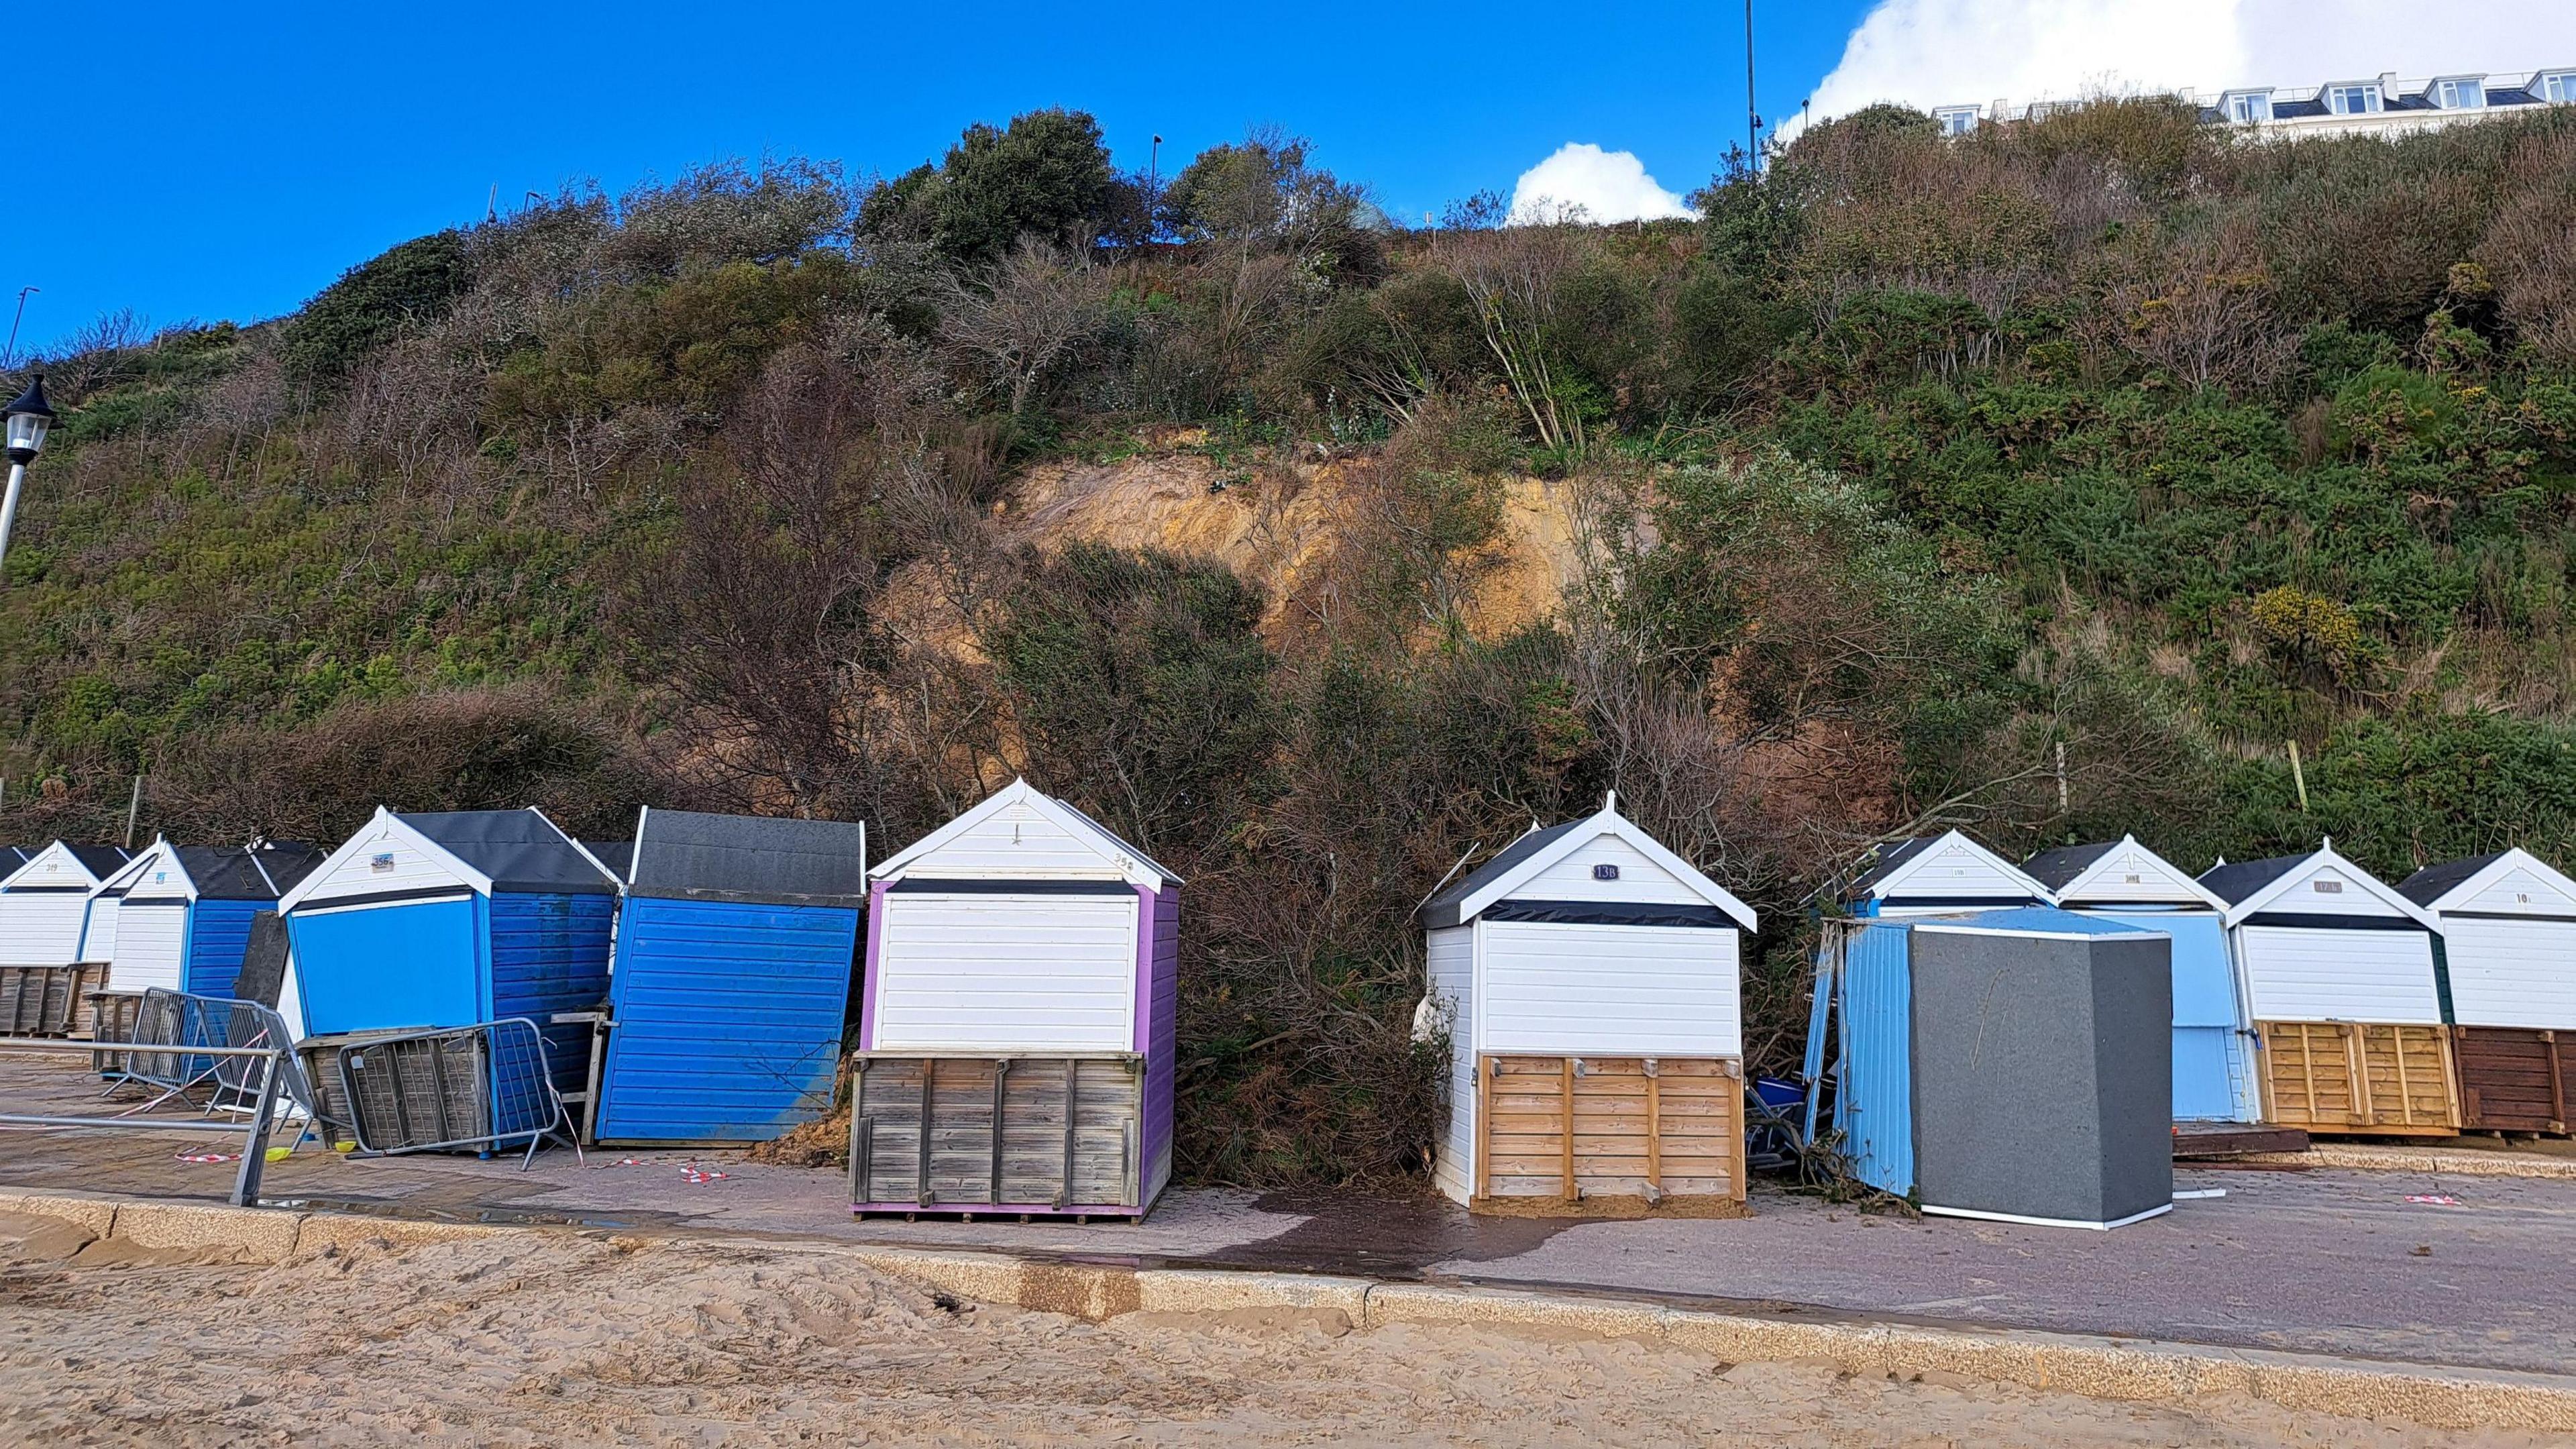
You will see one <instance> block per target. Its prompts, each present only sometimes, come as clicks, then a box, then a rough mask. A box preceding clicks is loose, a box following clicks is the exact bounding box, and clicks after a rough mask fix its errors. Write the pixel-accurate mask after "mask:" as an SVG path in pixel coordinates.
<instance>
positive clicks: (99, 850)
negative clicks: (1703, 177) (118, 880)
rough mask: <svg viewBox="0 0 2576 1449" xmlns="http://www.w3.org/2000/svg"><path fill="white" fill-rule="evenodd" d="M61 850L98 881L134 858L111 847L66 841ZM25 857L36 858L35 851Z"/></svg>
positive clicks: (122, 850) (126, 852) (128, 853)
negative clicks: (68, 852)
mask: <svg viewBox="0 0 2576 1449" xmlns="http://www.w3.org/2000/svg"><path fill="white" fill-rule="evenodd" d="M63 849H65V850H68V851H70V852H71V853H72V859H74V860H77V861H79V862H80V863H81V865H82V866H83V867H85V868H86V869H87V870H88V871H89V873H90V874H91V875H94V876H97V877H98V878H99V879H100V880H105V879H107V878H108V877H109V876H111V875H114V874H115V873H116V868H117V867H118V866H120V865H123V864H125V863H126V862H127V861H129V860H132V859H133V858H134V857H133V855H132V854H131V853H130V852H128V851H126V850H124V849H122V848H120V847H118V846H113V845H74V844H72V843H71V842H70V841H68V840H66V841H64V842H63ZM26 855H27V858H28V859H29V860H33V859H35V858H36V851H33V850H30V851H28V852H27V853H26Z"/></svg>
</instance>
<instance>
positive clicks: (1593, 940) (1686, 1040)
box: [1475, 920, 1744, 1057]
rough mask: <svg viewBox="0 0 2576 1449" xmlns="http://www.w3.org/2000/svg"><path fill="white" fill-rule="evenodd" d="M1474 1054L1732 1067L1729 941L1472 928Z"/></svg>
mask: <svg viewBox="0 0 2576 1449" xmlns="http://www.w3.org/2000/svg"><path fill="white" fill-rule="evenodd" d="M1475 929H1476V932H1477V935H1478V937H1479V939H1480V944H1481V946H1482V953H1483V958H1484V973H1483V975H1484V979H1483V982H1482V983H1481V984H1482V987H1483V989H1482V990H1481V991H1480V992H1479V993H1478V1000H1477V1004H1478V1006H1479V1008H1480V1010H1479V1012H1478V1021H1477V1046H1478V1048H1479V1049H1480V1050H1482V1051H1484V1052H1487V1053H1497V1052H1532V1053H1539V1054H1543V1055H1547V1056H1566V1055H1584V1056H1657V1055H1662V1056H1712V1057H1731V1056H1740V1055H1742V1054H1743V1050H1744V1036H1743V1022H1742V1020H1741V1015H1740V1008H1739V1006H1738V1004H1737V1003H1738V996H1737V986H1736V970H1737V964H1736V954H1737V947H1736V933H1735V932H1734V931H1731V930H1712V929H1708V928H1704V927H1690V926H1607V925H1557V924H1551V923H1543V922H1536V921H1495V920H1479V921H1478V922H1477V923H1476V927H1475Z"/></svg>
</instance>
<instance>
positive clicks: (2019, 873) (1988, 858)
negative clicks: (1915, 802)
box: [1870, 829, 2057, 906]
mask: <svg viewBox="0 0 2576 1449" xmlns="http://www.w3.org/2000/svg"><path fill="white" fill-rule="evenodd" d="M1954 844H1956V845H1963V846H1966V847H1967V848H1968V849H1969V851H1971V852H1972V853H1974V854H1975V855H1976V856H1977V857H1978V858H1979V859H1981V860H1984V861H1985V862H1986V863H1987V864H1989V865H1992V866H1993V867H1994V868H1995V869H1997V870H1999V871H2002V872H2003V873H2004V874H2005V875H2008V876H2011V877H2012V878H2013V879H2015V880H2018V881H2020V882H2021V883H2022V885H2023V886H2024V887H2025V888H2027V889H2028V890H2029V892H2030V898H2031V899H2032V900H2035V901H2038V902H2040V903H2041V904H2043V905H2051V906H2053V905H2056V904H2057V897H2056V895H2055V894H2054V893H2053V892H2051V891H2050V890H2049V888H2048V887H2046V886H2044V885H2041V884H2040V883H2039V881H2038V879H2037V878H2035V877H2033V876H2031V875H2029V874H2028V873H2026V872H2024V871H2023V870H2022V868H2021V867H2020V866H2017V865H2015V864H2013V863H2012V862H2011V861H2009V860H2006V859H2004V858H2003V857H2002V856H2000V855H1997V854H1995V853H1994V852H1993V851H1991V850H1988V849H1986V848H1985V847H1984V846H1982V845H1979V844H1978V843H1977V842H1975V841H1974V840H1971V839H1969V838H1968V834H1967V832H1966V831H1963V830H1956V829H1954V830H1949V831H1945V832H1943V834H1942V835H1941V837H1940V838H1939V839H1937V840H1935V841H1933V842H1932V843H1931V844H1930V845H1927V846H1925V847H1923V849H1921V850H1919V851H1916V852H1915V854H1914V858H1913V859H1911V860H1908V861H1907V862H1905V863H1904V864H1903V865H1900V866H1898V867H1897V868H1896V870H1895V872H1894V873H1893V874H1891V875H1889V876H1888V877H1887V879H1885V880H1882V881H1880V882H1879V883H1878V884H1877V885H1874V886H1872V887H1870V894H1871V895H1872V896H1874V897H1876V898H1877V899H1879V900H1886V899H1887V898H1888V897H1890V896H1894V895H1898V894H1900V893H1901V892H1899V890H1898V889H1897V888H1898V887H1899V886H1901V885H1903V884H1904V883H1905V882H1906V881H1907V880H1908V879H1909V878H1911V877H1912V876H1913V874H1914V872H1916V871H1918V870H1920V869H1922V868H1923V867H1924V866H1926V865H1929V864H1930V863H1931V862H1932V861H1933V860H1934V859H1935V858H1937V857H1938V856H1940V855H1941V854H1942V853H1943V852H1945V851H1948V850H1949V849H1951V847H1952V846H1953V845H1954Z"/></svg>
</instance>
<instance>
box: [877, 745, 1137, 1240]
mask: <svg viewBox="0 0 2576 1449" xmlns="http://www.w3.org/2000/svg"><path fill="white" fill-rule="evenodd" d="M869 879H870V888H869V893H868V939H867V962H866V980H865V983H864V992H863V996H862V1000H861V1007H860V1016H859V1051H858V1053H857V1055H856V1057H855V1058H853V1061H852V1073H853V1079H854V1080H853V1083H852V1101H853V1104H854V1105H853V1108H852V1111H851V1120H850V1200H851V1210H852V1211H853V1212H858V1213H905V1214H918V1213H923V1212H933V1213H956V1214H960V1215H966V1216H972V1215H975V1214H979V1213H982V1214H1003V1213H1008V1214H1014V1215H1019V1216H1037V1215H1048V1216H1065V1217H1073V1218H1076V1219H1085V1220H1087V1219H1089V1218H1092V1217H1119V1218H1129V1219H1134V1218H1140V1217H1142V1216H1144V1214H1145V1211H1146V1210H1147V1209H1148V1208H1149V1207H1151V1206H1152V1205H1153V1202H1154V1198H1155V1195H1156V1194H1158V1193H1160V1192H1161V1191H1162V1189H1163V1185H1164V1183H1165V1182H1167V1181H1169V1180H1170V1178H1171V1173H1172V1078H1173V1075H1174V1068H1175V1058H1174V1032H1173V1026H1174V1020H1173V1018H1174V1009H1175V1007H1176V1005H1177V997H1178V993H1179V973H1180V941H1179V931H1180V891H1181V881H1180V878H1179V877H1178V876H1175V875H1173V874H1172V873H1171V872H1170V871H1168V870H1165V869H1164V868H1163V867H1162V866H1160V865H1157V864H1155V863H1154V862H1153V861H1152V860H1150V859H1148V858H1147V857H1146V855H1145V853H1144V852H1142V851H1140V850H1138V849H1137V848H1136V847H1134V846H1132V845H1129V844H1127V843H1126V842H1125V841H1123V840H1120V839H1119V838H1118V837H1117V836H1115V835H1112V834H1110V833H1109V831H1107V830H1106V829H1104V828H1102V827H1101V825H1100V824H1099V822H1097V821H1095V820H1093V819H1092V818H1091V817H1089V816H1087V815H1085V814H1083V813H1082V812H1081V811H1079V810H1077V809H1075V808H1074V807H1072V806H1071V805H1068V804H1066V803H1065V802H1063V801H1061V800H1057V799H1054V798H1053V797H1051V796H1048V795H1045V794H1043V793H1041V792H1039V791H1037V790H1035V789H1032V788H1031V787H1030V786H1029V783H1028V782H1027V781H1026V780H1020V781H1015V782H1013V783H1012V784H1011V785H1010V786H1009V787H1008V788H1007V789H1004V790H1001V791H999V792H997V793H996V794H994V795H992V796H991V797H989V798H987V799H986V800H985V801H984V802H983V803H982V804H980V805H977V806H976V807H975V808H974V809H972V810H969V811H967V812H966V813H965V814H963V815H961V816H959V817H958V818H956V819H955V820H952V821H950V822H949V823H948V824H947V825H945V826H943V827H941V828H940V829H938V830H935V831H933V832H931V833H930V834H929V835H927V836H925V837H923V838H922V839H921V840H919V841H917V842H915V843H914V844H913V845H912V846H911V847H910V848H909V849H906V850H903V851H901V852H899V853H897V854H896V855H894V856H892V857H891V858H889V859H887V860H886V861H885V862H884V863H883V864H881V865H879V866H878V867H877V868H876V869H875V870H874V871H872V872H870V873H869Z"/></svg>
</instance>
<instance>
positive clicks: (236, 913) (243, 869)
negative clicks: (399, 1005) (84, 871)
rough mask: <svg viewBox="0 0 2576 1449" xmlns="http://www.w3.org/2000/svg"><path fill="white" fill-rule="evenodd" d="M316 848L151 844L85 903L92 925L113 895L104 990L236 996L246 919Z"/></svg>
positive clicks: (314, 860)
mask: <svg viewBox="0 0 2576 1449" xmlns="http://www.w3.org/2000/svg"><path fill="white" fill-rule="evenodd" d="M321 859H322V852H321V851H320V850H319V849H317V848H316V847H314V846H310V845H303V844H298V843H294V842H289V841H254V842H252V843H251V844H249V845H229V846H206V845H176V844H173V843H171V842H170V841H169V840H168V839H166V838H165V839H160V840H155V841H154V842H152V846H151V848H150V849H148V850H146V851H144V852H143V853H142V854H140V855H138V856H136V857H135V858H134V860H132V861H131V862H129V863H128V864H127V865H126V866H125V868H123V869H121V870H119V871H118V872H117V873H116V874H115V875H113V876H111V877H110V878H109V879H108V880H107V882H106V883H105V884H104V885H103V886H102V887H101V888H100V891H99V893H98V896H97V898H94V899H93V900H92V901H91V903H90V910H91V915H92V918H93V924H95V923H96V919H97V917H98V916H99V915H100V914H101V907H102V903H103V902H106V901H113V902H114V904H113V905H112V906H109V907H107V909H112V910H113V911H114V912H115V916H114V926H113V931H114V943H113V947H112V951H111V954H110V955H109V957H108V979H107V984H108V989H109V990H111V991H119V992H132V991H145V990H149V989H151V988H153V987H156V986H157V987H162V988H164V989H167V990H172V991H186V992H191V993H193V994H196V995H199V996H223V997H229V996H231V995H232V994H233V988H234V985H235V983H236V982H237V981H238V980H239V978H240V976H241V969H242V957H243V954H244V952H245V951H246V950H247V949H248V948H249V945H250V928H251V918H252V917H253V916H256V915H257V914H259V913H260V912H261V911H269V910H275V909H277V903H278V899H279V897H281V896H283V895H285V894H286V893H287V892H289V891H292V890H294V889H295V887H296V886H297V885H298V884H299V883H301V882H302V881H303V880H304V879H305V877H306V876H307V875H308V874H310V873H311V872H312V871H313V869H314V867H315V866H316V865H318V864H319V863H320V861H321Z"/></svg>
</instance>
